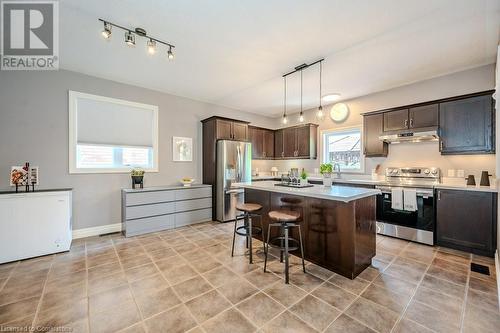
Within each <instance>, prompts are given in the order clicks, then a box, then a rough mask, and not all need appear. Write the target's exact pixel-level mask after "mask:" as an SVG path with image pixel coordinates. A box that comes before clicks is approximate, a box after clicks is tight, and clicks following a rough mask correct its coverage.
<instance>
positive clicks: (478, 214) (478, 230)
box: [436, 189, 497, 257]
mask: <svg viewBox="0 0 500 333" xmlns="http://www.w3.org/2000/svg"><path fill="white" fill-rule="evenodd" d="M436 197H437V199H436V241H437V245H440V246H446V247H451V248H454V249H458V250H462V251H467V252H472V253H476V254H481V255H486V256H490V257H491V256H493V255H494V252H495V249H496V235H497V232H496V229H497V218H496V217H497V194H496V193H491V192H478V191H459V190H445V189H437V190H436Z"/></svg>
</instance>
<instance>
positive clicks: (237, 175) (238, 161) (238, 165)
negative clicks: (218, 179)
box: [235, 145, 242, 183]
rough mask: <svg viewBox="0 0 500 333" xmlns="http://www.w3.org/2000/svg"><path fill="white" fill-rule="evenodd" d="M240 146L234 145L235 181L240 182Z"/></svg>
mask: <svg viewBox="0 0 500 333" xmlns="http://www.w3.org/2000/svg"><path fill="white" fill-rule="evenodd" d="M241 166H242V163H241V148H240V146H239V145H238V146H236V175H235V176H236V181H237V182H238V183H239V182H241Z"/></svg>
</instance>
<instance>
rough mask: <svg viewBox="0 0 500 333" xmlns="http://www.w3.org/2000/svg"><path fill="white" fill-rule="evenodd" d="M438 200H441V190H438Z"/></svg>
mask: <svg viewBox="0 0 500 333" xmlns="http://www.w3.org/2000/svg"><path fill="white" fill-rule="evenodd" d="M438 200H441V191H438Z"/></svg>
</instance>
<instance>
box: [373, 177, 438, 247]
mask: <svg viewBox="0 0 500 333" xmlns="http://www.w3.org/2000/svg"><path fill="white" fill-rule="evenodd" d="M385 178H386V182H385V183H384V184H383V185H379V186H377V188H378V189H380V190H381V191H382V194H381V195H379V196H378V197H377V232H378V233H379V234H383V235H388V236H393V237H397V238H403V239H407V240H411V241H415V242H420V243H425V244H429V245H434V231H435V226H436V224H435V215H434V185H436V184H439V182H440V179H441V173H440V170H439V168H434V167H411V168H387V169H386V171H385ZM408 190H410V191H408ZM412 197H413V198H412ZM396 201H411V202H412V203H416V205H398V204H396ZM407 206H408V207H413V208H412V209H405V208H406V207H407Z"/></svg>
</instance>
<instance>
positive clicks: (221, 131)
mask: <svg viewBox="0 0 500 333" xmlns="http://www.w3.org/2000/svg"><path fill="white" fill-rule="evenodd" d="M215 122H216V127H215V128H216V136H217V139H222V140H231V139H232V138H233V134H232V133H233V131H232V124H233V122H232V121H229V120H224V119H217V120H215Z"/></svg>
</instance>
